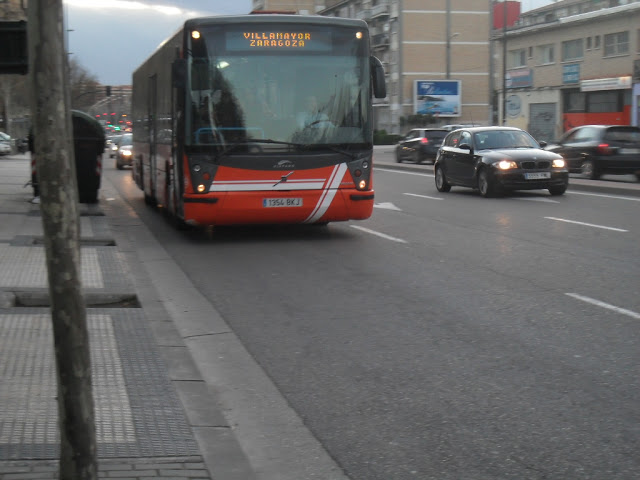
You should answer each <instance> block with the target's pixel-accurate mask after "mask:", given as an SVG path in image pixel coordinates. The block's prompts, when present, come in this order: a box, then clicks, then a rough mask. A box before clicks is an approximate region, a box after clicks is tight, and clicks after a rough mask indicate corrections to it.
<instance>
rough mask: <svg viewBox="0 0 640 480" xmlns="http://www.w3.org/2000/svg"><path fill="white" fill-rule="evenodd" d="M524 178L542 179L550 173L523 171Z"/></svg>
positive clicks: (548, 176) (549, 175)
mask: <svg viewBox="0 0 640 480" xmlns="http://www.w3.org/2000/svg"><path fill="white" fill-rule="evenodd" d="M524 178H525V179H526V180H544V179H545V178H551V173H549V172H532V173H525V174H524Z"/></svg>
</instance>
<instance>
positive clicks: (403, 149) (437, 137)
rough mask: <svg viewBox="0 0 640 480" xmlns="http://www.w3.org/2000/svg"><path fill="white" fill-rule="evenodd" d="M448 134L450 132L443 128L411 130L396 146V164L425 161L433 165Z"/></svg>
mask: <svg viewBox="0 0 640 480" xmlns="http://www.w3.org/2000/svg"><path fill="white" fill-rule="evenodd" d="M447 133H449V131H448V130H445V129H442V128H414V129H413V130H410V131H409V132H408V133H407V134H406V135H405V136H404V137H403V138H401V139H400V141H399V142H398V143H397V145H396V162H398V163H401V162H403V161H404V160H410V161H412V162H415V163H422V162H424V161H430V162H431V163H433V162H434V161H435V159H436V155H437V154H438V149H439V148H440V145H442V140H444V137H446V136H447Z"/></svg>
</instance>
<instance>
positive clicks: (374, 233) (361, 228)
mask: <svg viewBox="0 0 640 480" xmlns="http://www.w3.org/2000/svg"><path fill="white" fill-rule="evenodd" d="M350 227H352V228H356V229H358V230H361V231H363V232H365V233H370V234H372V235H377V236H378V237H382V238H386V239H387V240H391V241H393V242H398V243H407V241H406V240H403V239H401V238H396V237H392V236H390V235H386V234H384V233H380V232H376V231H375V230H370V229H368V228H364V227H361V226H359V225H350Z"/></svg>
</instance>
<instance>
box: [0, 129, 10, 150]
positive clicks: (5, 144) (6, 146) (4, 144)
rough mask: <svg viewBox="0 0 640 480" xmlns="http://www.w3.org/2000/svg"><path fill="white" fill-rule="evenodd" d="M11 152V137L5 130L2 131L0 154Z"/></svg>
mask: <svg viewBox="0 0 640 480" xmlns="http://www.w3.org/2000/svg"><path fill="white" fill-rule="evenodd" d="M10 153H11V137H10V136H9V135H7V134H6V133H4V132H0V155H9V154H10Z"/></svg>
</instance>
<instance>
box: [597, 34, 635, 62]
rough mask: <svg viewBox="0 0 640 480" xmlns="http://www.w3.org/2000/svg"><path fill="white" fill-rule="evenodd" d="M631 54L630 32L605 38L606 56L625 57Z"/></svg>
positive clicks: (608, 35)
mask: <svg viewBox="0 0 640 480" xmlns="http://www.w3.org/2000/svg"><path fill="white" fill-rule="evenodd" d="M627 53H629V32H618V33H609V34H607V35H605V36H604V52H603V54H604V56H605V57H612V56H615V55H625V54H627Z"/></svg>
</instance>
